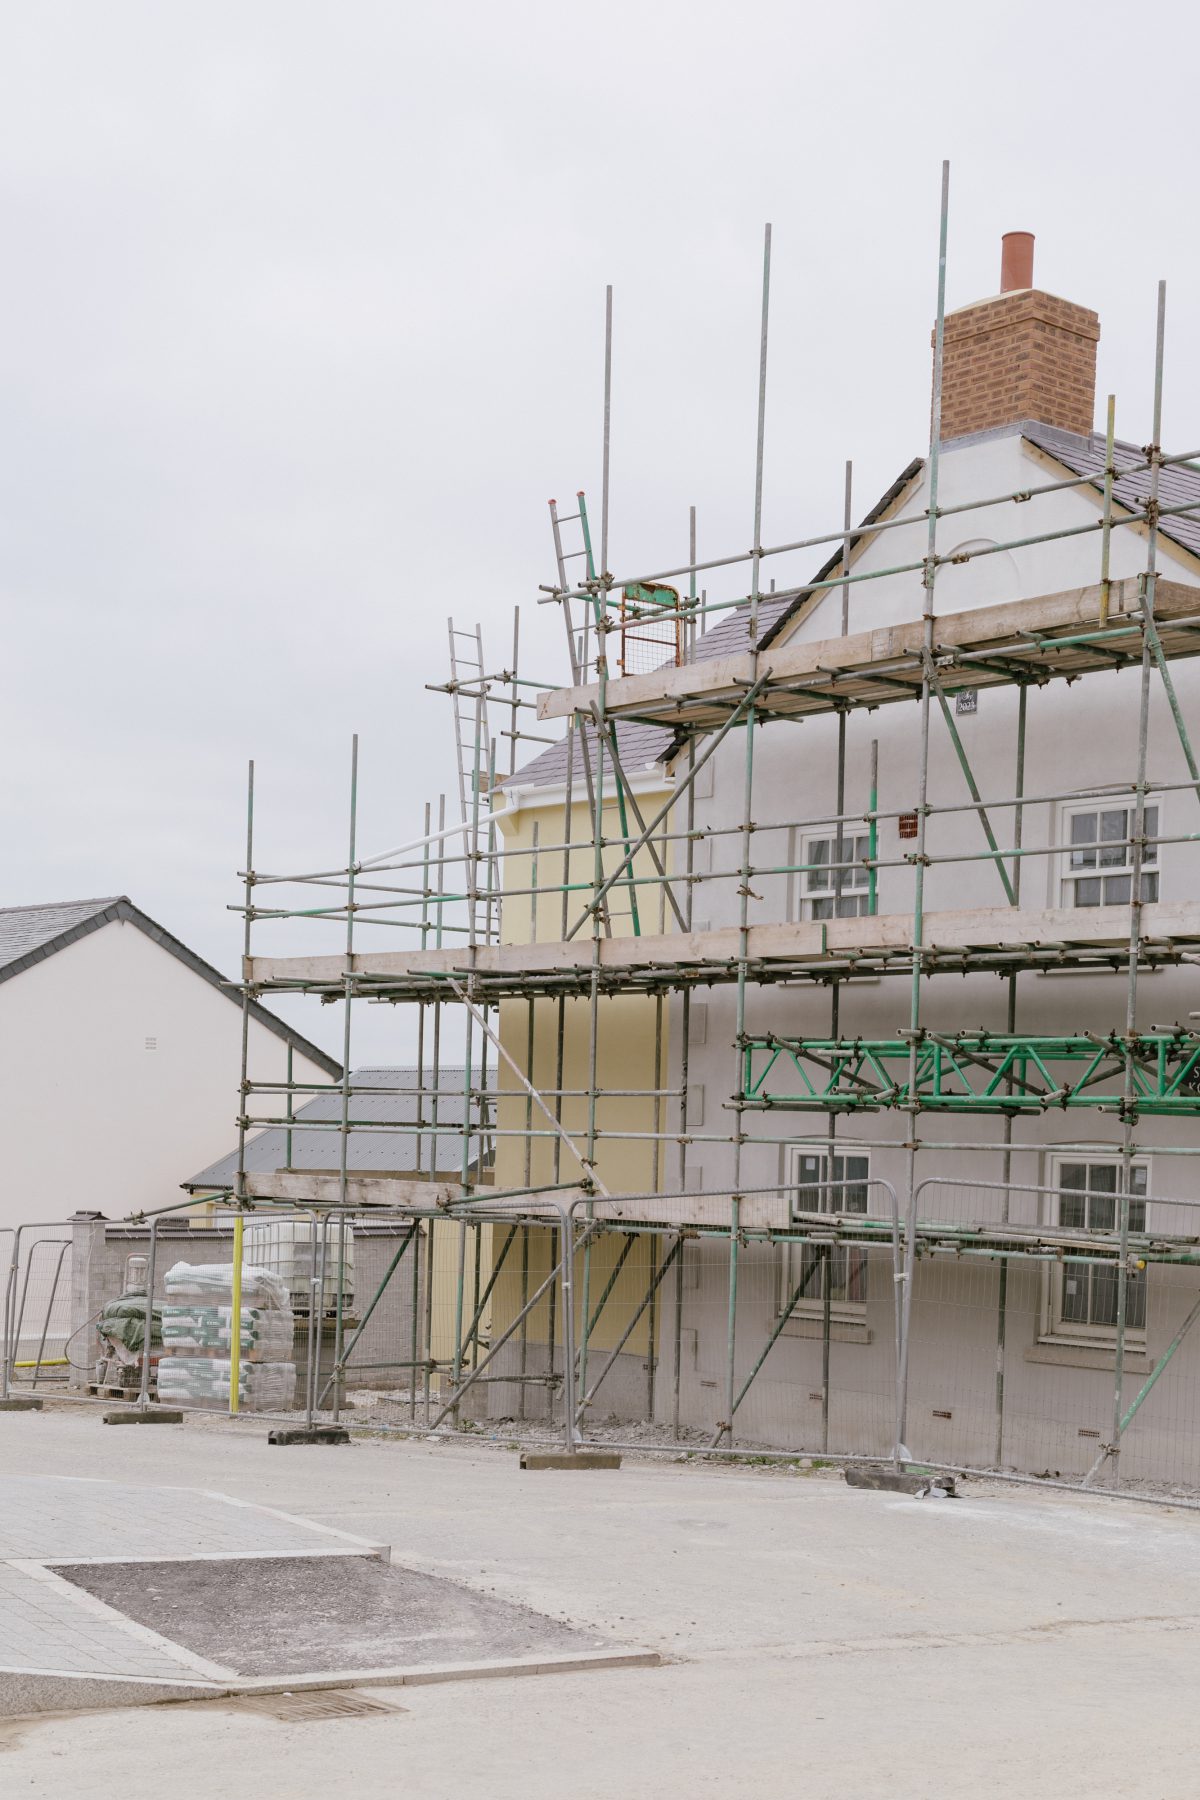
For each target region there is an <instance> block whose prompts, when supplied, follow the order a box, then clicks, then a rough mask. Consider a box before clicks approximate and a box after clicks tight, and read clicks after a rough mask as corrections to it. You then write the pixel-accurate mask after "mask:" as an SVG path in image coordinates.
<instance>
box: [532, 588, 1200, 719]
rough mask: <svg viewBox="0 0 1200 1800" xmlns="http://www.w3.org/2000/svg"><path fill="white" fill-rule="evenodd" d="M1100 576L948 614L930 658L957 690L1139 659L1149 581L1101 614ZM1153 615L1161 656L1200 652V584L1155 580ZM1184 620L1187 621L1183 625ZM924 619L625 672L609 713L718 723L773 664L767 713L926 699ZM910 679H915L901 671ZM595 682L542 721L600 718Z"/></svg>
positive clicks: (558, 702)
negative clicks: (1105, 617) (581, 716)
mask: <svg viewBox="0 0 1200 1800" xmlns="http://www.w3.org/2000/svg"><path fill="white" fill-rule="evenodd" d="M1100 601H1101V588H1100V584H1099V583H1092V584H1090V585H1088V586H1086V587H1076V588H1067V589H1064V590H1063V591H1061V592H1059V593H1055V594H1042V595H1037V596H1035V597H1034V598H1032V599H1028V600H1013V601H1005V602H1003V603H1001V604H999V605H995V606H980V607H975V608H973V609H972V610H971V611H969V612H958V613H947V614H945V615H944V616H943V617H940V618H938V619H937V620H936V622H935V626H934V660H935V662H936V663H937V665H938V671H939V674H940V676H941V678H942V680H943V681H944V682H945V683H946V684H947V685H948V686H951V687H953V688H962V687H995V686H1004V685H1009V684H1011V683H1013V682H1016V681H1023V680H1029V681H1036V682H1043V681H1048V680H1051V679H1053V678H1055V677H1056V676H1061V677H1065V676H1077V675H1083V674H1088V673H1092V672H1096V671H1099V670H1102V669H1111V668H1113V667H1114V666H1119V665H1120V664H1121V663H1123V662H1135V661H1136V662H1140V660H1141V655H1142V635H1141V623H1140V621H1141V583H1140V581H1139V580H1137V579H1130V580H1126V581H1114V582H1113V583H1112V587H1111V593H1110V598H1109V613H1108V623H1107V625H1106V626H1104V627H1101V624H1100ZM1155 619H1156V621H1157V623H1158V626H1159V634H1160V637H1161V639H1162V647H1163V651H1164V654H1165V655H1167V656H1170V657H1181V656H1194V655H1196V654H1198V653H1200V588H1196V587H1192V586H1189V585H1188V584H1187V583H1184V582H1180V581H1164V580H1159V581H1158V582H1157V584H1156V586H1155ZM1184 621H1187V622H1188V623H1186V624H1185V623H1184ZM923 635H924V622H923V620H921V619H910V620H906V621H905V622H904V623H902V624H898V625H885V626H882V627H880V628H879V629H877V630H874V631H860V632H855V633H853V634H851V635H850V636H848V637H837V638H820V639H816V640H804V639H800V640H795V641H793V642H784V643H780V644H772V645H771V646H770V647H769V648H768V649H767V650H766V651H764V652H762V653H761V654H760V655H759V656H758V657H757V658H756V657H755V656H754V655H752V653H751V652H750V651H741V652H738V653H736V654H734V655H730V656H723V657H717V658H714V659H713V660H712V661H710V662H703V661H700V662H693V663H684V664H683V665H681V666H680V667H668V668H663V669H655V670H653V671H652V672H650V673H649V674H642V675H627V676H624V677H622V678H620V679H618V680H615V681H609V682H608V683H607V684H606V685H605V688H604V694H603V705H604V711H605V713H606V715H607V716H608V717H609V718H639V719H646V720H654V721H656V722H657V723H660V724H663V725H671V724H675V723H678V724H689V725H695V726H705V727H707V726H711V725H716V724H719V723H720V722H721V721H722V720H723V719H724V718H725V717H726V716H727V713H728V708H729V706H730V704H732V703H734V702H736V700H737V699H738V698H739V697H740V696H741V695H742V694H743V693H744V692H745V690H746V689H747V687H749V686H750V685H751V684H752V683H753V682H755V681H756V680H759V679H761V678H762V676H763V674H764V673H765V672H767V671H768V670H769V676H768V679H767V683H766V686H765V687H764V689H763V690H762V692H761V693H760V695H759V697H758V698H757V700H756V701H755V710H756V713H757V715H758V716H759V718H764V717H770V716H777V717H800V716H803V715H805V714H810V713H820V712H828V711H830V710H832V709H833V708H834V706H835V705H836V706H843V707H844V706H846V705H862V706H872V707H874V706H880V705H886V704H889V703H891V702H895V701H898V700H903V699H912V698H916V697H919V694H920V685H921V678H922V665H921V659H922V645H923ZM906 677H907V679H905V678H906ZM600 701H601V692H600V688H599V685H598V684H595V683H592V684H590V685H588V686H581V687H567V688H558V689H554V690H552V691H551V692H548V693H543V694H540V695H539V696H538V703H537V704H538V716H539V718H541V719H564V718H570V717H571V716H572V714H575V713H583V714H584V715H585V716H586V717H588V718H590V717H591V716H592V708H593V706H594V705H599V704H600Z"/></svg>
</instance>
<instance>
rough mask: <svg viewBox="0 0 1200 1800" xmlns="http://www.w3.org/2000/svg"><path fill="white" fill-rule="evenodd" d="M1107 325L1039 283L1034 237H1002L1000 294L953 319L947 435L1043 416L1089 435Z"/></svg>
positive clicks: (945, 394)
mask: <svg viewBox="0 0 1200 1800" xmlns="http://www.w3.org/2000/svg"><path fill="white" fill-rule="evenodd" d="M1099 340H1100V320H1099V318H1098V317H1097V315H1096V314H1095V313H1094V312H1091V311H1090V310H1089V308H1087V307H1086V306H1076V305H1075V304H1074V302H1073V301H1070V300H1060V299H1058V297H1057V296H1056V295H1054V294H1047V293H1043V291H1042V290H1041V289H1040V288H1035V287H1034V285H1033V237H1032V234H1031V233H1030V232H1028V231H1010V232H1007V233H1006V234H1005V236H1004V238H1003V240H1002V249H1001V259H1000V293H999V295H998V296H997V297H996V298H995V299H994V300H977V301H976V302H975V304H974V305H973V306H964V307H960V309H959V310H958V311H957V312H952V313H948V314H947V315H946V338H945V350H944V361H943V367H942V438H943V440H945V439H947V438H956V437H965V436H966V435H967V434H968V433H969V432H973V431H989V430H991V429H992V428H993V427H994V426H998V425H1012V424H1015V423H1016V422H1017V421H1018V420H1020V419H1037V420H1039V421H1040V422H1041V423H1042V424H1043V425H1057V426H1059V427H1060V429H1061V430H1063V431H1074V432H1078V433H1079V434H1080V435H1082V436H1086V434H1087V433H1088V432H1089V431H1091V429H1092V422H1093V415H1094V412H1095V403H1096V345H1097V343H1098V342H1099Z"/></svg>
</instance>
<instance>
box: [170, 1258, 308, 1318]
mask: <svg viewBox="0 0 1200 1800" xmlns="http://www.w3.org/2000/svg"><path fill="white" fill-rule="evenodd" d="M163 1285H164V1287H165V1288H166V1301H167V1305H168V1306H186V1305H190V1304H197V1305H200V1306H230V1305H232V1303H233V1264H232V1263H185V1262H178V1263H176V1264H175V1265H174V1267H173V1268H170V1269H168V1270H167V1273H166V1276H165V1277H164V1281H163ZM242 1305H243V1306H244V1307H251V1308H257V1309H259V1310H261V1311H264V1312H286V1311H287V1310H288V1309H289V1307H290V1305H291V1299H290V1296H289V1294H288V1290H287V1286H286V1284H285V1283H284V1282H282V1281H281V1280H280V1279H279V1277H278V1275H272V1274H271V1272H270V1270H268V1269H260V1268H256V1267H251V1266H250V1265H249V1264H247V1265H246V1266H245V1267H244V1268H243V1269H242Z"/></svg>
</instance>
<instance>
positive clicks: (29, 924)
mask: <svg viewBox="0 0 1200 1800" xmlns="http://www.w3.org/2000/svg"><path fill="white" fill-rule="evenodd" d="M118 922H120V923H122V924H126V925H136V926H137V928H138V930H139V931H141V932H143V933H144V934H145V935H146V937H148V938H149V939H150V940H151V942H152V943H155V944H157V945H158V946H159V948H160V949H162V950H165V951H166V952H167V953H168V955H170V956H173V957H175V958H176V960H177V961H178V962H181V963H183V965H184V966H185V968H188V969H190V970H191V971H192V973H193V974H194V975H199V977H200V979H201V980H202V981H207V982H208V983H209V985H210V986H211V987H215V988H216V989H218V991H219V992H220V993H222V994H224V996H225V998H226V999H227V1000H229V1001H231V1002H232V1004H233V1005H234V1006H237V1007H240V1006H241V1004H242V999H241V995H240V994H238V993H236V992H235V991H234V989H233V988H232V987H231V986H230V984H229V983H228V982H227V981H226V980H225V977H224V976H223V975H222V974H221V972H220V970H219V969H214V968H213V966H212V964H211V963H207V962H205V960H204V958H203V957H202V956H197V955H196V952H195V951H194V950H189V949H188V947H187V945H186V944H184V943H181V942H180V940H179V939H178V938H177V937H173V936H172V935H171V933H170V932H169V931H167V930H165V929H164V927H163V926H161V925H159V924H157V923H156V921H155V920H153V919H152V918H151V917H150V915H149V913H144V912H143V911H142V910H141V908H140V907H137V906H135V905H134V904H133V902H132V900H130V898H129V896H128V895H127V894H115V895H110V896H108V897H107V898H105V899H103V900H52V901H49V902H47V903H45V904H43V905H40V906H6V907H0V982H5V981H9V980H11V979H12V977H13V976H15V975H20V974H22V973H23V972H24V971H25V970H26V969H30V968H33V967H35V966H36V964H38V963H39V962H44V961H45V959H46V958H47V957H48V956H54V955H56V954H57V952H58V951H59V950H65V949H66V947H67V945H68V944H74V943H76V942H77V941H78V940H79V939H80V938H83V937H87V936H88V935H89V934H90V933H91V932H93V931H99V930H101V929H102V928H103V927H104V926H106V925H112V924H116V923H118ZM250 1016H251V1018H253V1019H256V1020H257V1021H258V1023H259V1024H260V1025H262V1026H264V1027H265V1029H266V1030H267V1031H270V1032H273V1033H274V1035H275V1036H276V1037H278V1038H282V1039H283V1041H284V1043H285V1044H290V1045H291V1046H292V1048H293V1049H295V1050H298V1051H299V1052H300V1054H301V1056H304V1057H307V1059H308V1060H309V1061H310V1062H313V1063H315V1064H316V1065H317V1067H318V1068H319V1069H324V1070H325V1072H326V1074H327V1075H331V1076H333V1077H334V1079H335V1080H340V1079H341V1074H342V1066H341V1064H340V1063H339V1062H335V1061H334V1059H333V1057H332V1056H327V1055H326V1053H325V1051H324V1050H320V1049H318V1047H317V1046H316V1044H312V1043H310V1042H309V1040H308V1039H307V1038H306V1037H302V1036H301V1034H300V1033H299V1032H298V1031H295V1030H293V1028H292V1027H291V1026H290V1025H287V1024H285V1023H284V1021H283V1020H282V1019H280V1018H277V1017H276V1015H275V1014H274V1013H273V1012H268V1011H267V1009H266V1007H265V1006H260V1005H259V1004H258V1002H257V1001H252V1002H251V1005H250Z"/></svg>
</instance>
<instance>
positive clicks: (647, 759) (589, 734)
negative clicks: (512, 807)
mask: <svg viewBox="0 0 1200 1800" xmlns="http://www.w3.org/2000/svg"><path fill="white" fill-rule="evenodd" d="M580 736H581V733H580V732H578V731H573V732H571V733H570V735H569V737H562V738H560V739H559V741H558V743H557V744H551V745H550V747H549V749H548V750H543V751H542V753H541V755H540V756H535V757H534V759H533V761H532V762H528V763H526V764H525V767H524V768H523V769H518V770H517V772H516V774H515V775H510V776H509V777H508V780H507V781H506V782H502V783H501V784H500V785H501V786H504V787H507V786H512V787H527V786H528V787H563V786H565V784H566V779H567V745H568V743H570V744H571V745H572V746H573V750H574V762H575V767H574V769H573V771H572V774H571V782H572V792H573V795H574V798H575V799H577V800H580V801H586V799H587V777H586V775H585V774H584V768H583V746H582V744H581V743H580ZM582 736H583V737H585V738H586V739H587V747H588V756H589V758H590V759H591V766H592V780H593V781H595V779H596V766H597V756H598V750H597V743H596V733H595V730H594V729H593V727H592V726H590V725H588V726H585V727H584V730H583V733H582ZM674 737H675V733H674V732H673V731H666V730H664V729H663V727H662V726H661V725H638V724H636V723H634V722H633V721H632V720H628V719H619V720H618V721H617V755H618V756H619V757H620V759H621V767H622V769H624V771H625V773H626V775H627V776H628V777H629V779H630V780H631V781H632V779H633V777H634V776H635V775H636V774H638V773H639V771H640V770H642V769H645V768H647V767H649V765H650V764H652V763H657V762H661V761H662V759H663V757H664V756H666V755H667V753H668V752H669V750H670V748H671V744H672V743H673V741H674ZM604 767H605V775H604V791H605V792H606V793H608V794H612V793H615V791H616V789H615V785H614V780H613V772H612V763H611V762H610V761H609V760H607V752H606V761H605V765H604Z"/></svg>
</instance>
